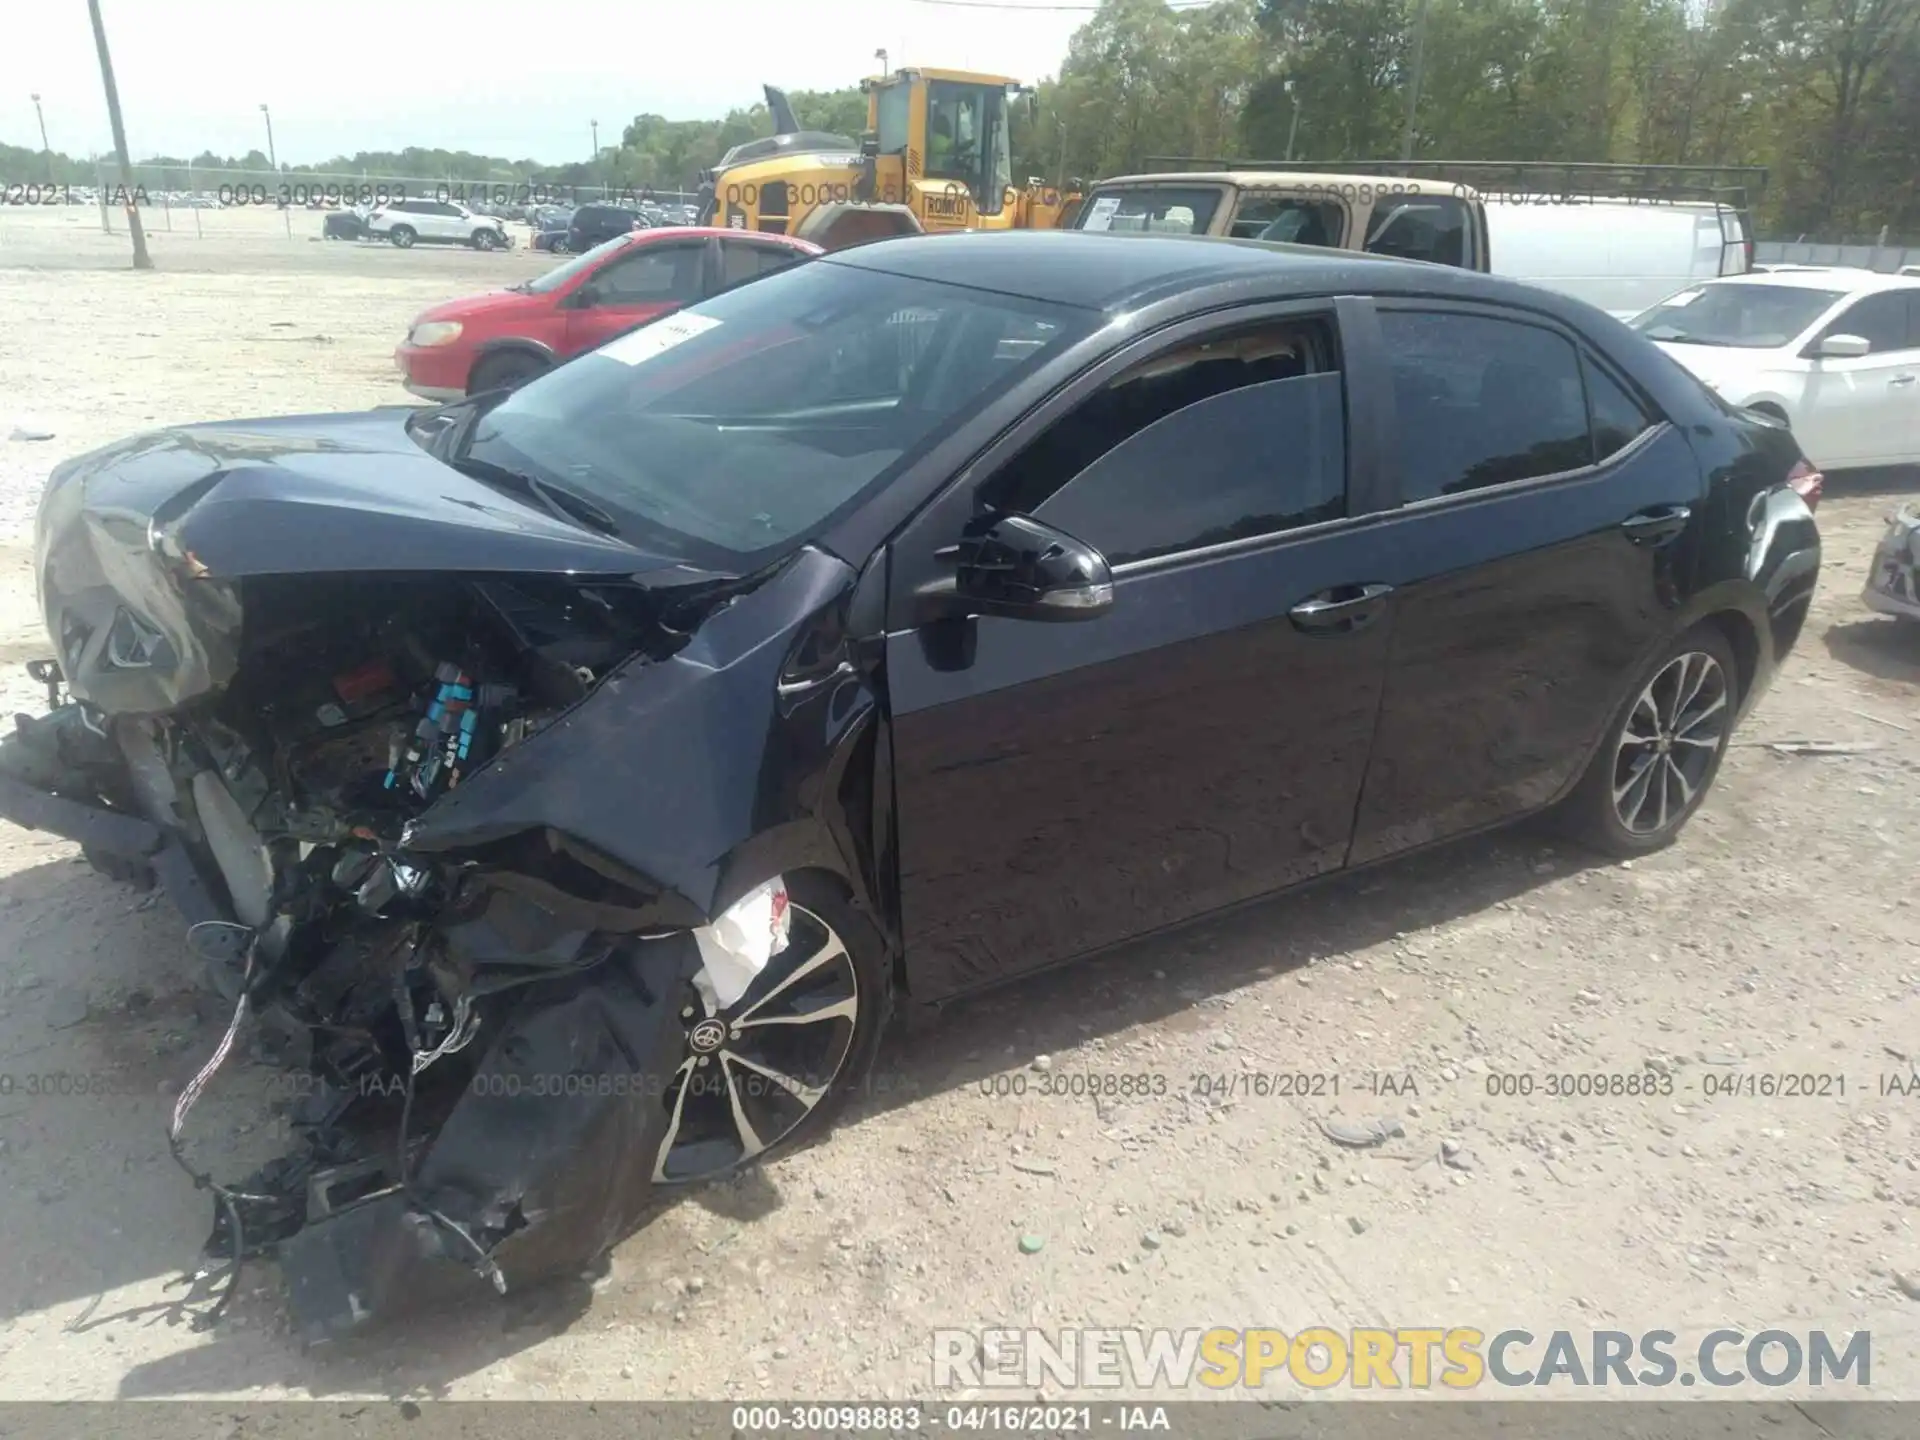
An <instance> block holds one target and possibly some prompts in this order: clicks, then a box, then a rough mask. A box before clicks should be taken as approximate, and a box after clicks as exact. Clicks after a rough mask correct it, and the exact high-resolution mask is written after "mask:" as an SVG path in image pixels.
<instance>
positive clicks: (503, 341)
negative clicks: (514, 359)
mask: <svg viewBox="0 0 1920 1440" xmlns="http://www.w3.org/2000/svg"><path fill="white" fill-rule="evenodd" d="M503 350H524V351H526V352H527V353H528V354H529V355H538V356H539V357H540V358H541V359H542V360H544V361H546V362H547V364H549V365H558V364H559V363H560V354H559V352H558V351H556V350H555V349H554V348H553V347H552V346H551V345H548V344H545V343H543V342H541V341H539V340H534V339H530V338H529V337H527V336H525V335H497V336H495V337H494V338H493V339H491V340H482V341H481V342H480V344H479V345H478V346H477V347H476V348H475V350H474V352H473V358H474V362H475V363H476V364H477V363H479V362H480V361H481V360H484V359H485V358H486V357H487V356H489V355H498V354H499V353H500V352H501V351H503Z"/></svg>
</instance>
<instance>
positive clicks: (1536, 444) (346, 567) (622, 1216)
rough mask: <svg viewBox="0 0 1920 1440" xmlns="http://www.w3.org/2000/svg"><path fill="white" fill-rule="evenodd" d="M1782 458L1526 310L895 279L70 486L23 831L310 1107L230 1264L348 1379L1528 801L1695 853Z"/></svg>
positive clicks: (1064, 278) (1636, 361) (1488, 302)
mask: <svg viewBox="0 0 1920 1440" xmlns="http://www.w3.org/2000/svg"><path fill="white" fill-rule="evenodd" d="M1801 460H1802V457H1801V455H1800V453H1799V451H1798V449H1797V447H1796V446H1795V444H1794V441H1793V439H1792V437H1791V435H1790V434H1789V433H1788V432H1787V431H1786V430H1785V429H1784V428H1783V427H1781V426H1779V425H1776V424H1773V423H1770V422H1768V421H1766V420H1765V419H1764V418H1760V417H1754V416H1750V415H1746V414H1742V413H1736V412H1733V411H1731V410H1729V409H1728V408H1727V407H1725V406H1724V405H1722V404H1721V403H1720V402H1719V401H1717V400H1716V399H1715V398H1714V397H1713V396H1712V395H1711V394H1710V393H1709V392H1708V391H1706V390H1705V389H1703V388H1702V387H1701V386H1700V385H1699V384H1698V383H1696V382H1695V381H1693V380H1692V379H1691V378H1690V377H1688V376H1687V375H1686V373H1685V372H1683V371H1682V370H1681V369H1680V368H1679V367H1678V366H1676V365H1674V364H1673V363H1672V362H1671V361H1669V360H1668V359H1666V358H1665V357H1664V356H1662V355H1661V354H1660V353H1659V352H1658V351H1656V350H1655V349H1654V347H1653V346H1651V345H1650V344H1648V343H1647V342H1645V341H1644V340H1642V339H1641V338H1640V337H1638V336H1636V335H1634V334H1633V333H1631V332H1630V331H1628V330H1627V329H1626V328H1625V327H1624V326H1621V325H1619V324H1617V323H1615V322H1613V321H1611V320H1609V319H1608V318H1607V317H1606V316H1604V315H1602V314H1601V313H1600V312H1598V311H1595V310H1592V309H1589V308H1586V307H1584V306H1582V305H1580V304H1579V303H1577V302H1574V301H1570V300H1567V299H1564V298H1560V297H1557V296H1554V295H1551V294H1547V293H1545V292H1541V291H1536V290H1532V289H1528V288H1526V287H1522V286H1518V285H1514V284H1509V283H1506V282H1503V281H1500V280H1497V279H1493V278H1489V277H1487V276H1482V275H1475V274H1470V273H1467V272H1464V271H1460V270H1456V269H1447V268H1441V267H1430V266H1420V265H1413V264H1404V263H1398V262H1392V261H1384V260H1375V259H1370V258H1367V257H1360V256H1354V255H1347V254H1341V253H1337V252H1327V251H1324V250H1290V249H1286V248H1282V247H1268V246H1258V245H1243V244H1238V243H1232V242H1218V241H1209V240H1201V239H1191V238H1174V237H1156V236H1140V237H1114V236H1100V235H1090V234H1078V233H1039V234H1034V233H1025V234H1023V233H1013V234H1001V235H956V236H944V237H940V238H937V239H926V238H914V239H905V240H898V241H888V242H882V243H878V244H873V245H869V246H864V247H861V248H859V249H856V250H851V251H846V252H842V253H839V254H835V255H831V256H828V257H825V258H823V259H820V260H817V261H814V262H811V263H809V264H808V265H805V266H802V267H797V268H795V269H794V270H792V271H789V272H786V273H781V274H776V275H772V276H768V277H766V278H764V279H761V280H758V281H756V282H754V283H752V284H749V285H746V286H744V287H742V288H740V289H737V290H735V291H732V292H730V293H726V294H722V295H720V296H718V297H716V298H714V299H711V300H709V301H706V302H705V303H703V304H700V305H697V306H695V307H693V308H692V309H690V310H687V311H684V312H681V313H680V314H678V315H675V316H673V317H670V318H669V319H666V320H662V321H659V322H656V323H654V324H651V325H648V326H645V327H643V328H641V329H639V330H636V331H634V332H632V333H630V334H628V335H626V336H624V337H621V338H620V339H617V340H615V341H613V342H611V343H609V344H608V345H606V346H604V347H603V348H601V349H599V350H597V351H595V352H592V353H590V354H588V355H586V356H583V357H581V358H579V359H577V360H575V361H573V362H571V363H569V364H567V365H564V366H561V367H559V368H557V369H556V370H554V371H553V372H551V373H550V374H548V375H547V376H545V377H543V378H541V379H538V380H536V381H534V382H533V383H531V384H529V385H527V386H525V387H524V388H522V389H520V390H518V391H515V392H513V393H511V394H504V393H496V394H489V395H481V396H477V397H474V398H472V399H469V400H466V401H463V402H461V403H459V404H457V405H453V406H447V407H442V408H439V409H434V410H426V411H414V410H401V409H394V410H378V411H374V412H371V413H367V414H360V415H337V416H305V417H298V418H292V419H275V420H265V421H257V422H242V423H231V424H207V425H189V426H182V427H179V428H175V429H170V430H165V431H160V432H157V433H154V434H150V435H145V436H142V437H139V438H137V439H134V440H130V441H127V442H124V443H122V444H119V445H116V446H112V447H109V448H108V449H105V450H101V451H98V452H95V453H93V454H90V455H86V456H82V457H79V458H77V459H74V460H70V461H68V462H66V463H65V464H63V465H61V466H60V467H59V468H58V469H57V470H56V471H55V472H54V475H53V478H52V481H51V483H50V485H49V487H48V490H47V493H46V496H45V499H44V502H43V504H42V508H41V513H40V518H39V531H38V556H37V559H38V573H39V584H40V596H41V601H42V605H43V609H44V613H45V618H46V624H47V630H48V636H49V640H50V642H51V644H52V647H53V651H54V655H53V658H51V659H50V660H47V661H43V662H38V663H37V665H36V667H35V673H36V675H37V676H38V677H39V678H40V679H41V680H42V681H43V682H44V683H45V684H46V686H47V689H48V692H49V693H48V699H49V707H50V708H49V713H48V714H46V715H44V716H40V717H32V718H29V717H22V718H21V720H20V721H19V722H18V727H17V732H16V733H15V734H14V735H12V736H10V737H8V739H7V740H6V742H5V744H4V747H0V814H4V815H5V816H6V817H8V818H10V819H12V820H14V821H16V822H17V823H20V824H23V825H27V826H31V827H36V828H40V829H44V830H50V831H54V832H57V833H60V834H63V835H67V836H70V837H72V838H74V839H75V840H77V841H79V842H80V843H81V845H82V846H83V847H84V849H85V852H86V854H87V855H88V856H89V857H90V858H91V859H92V860H93V861H94V862H95V863H96V864H97V865H99V866H100V867H101V868H103V869H105V870H108V871H109V872H110V873H113V874H116V875H119V876H121V877H123V878H125V879H127V880H130V881H133V882H135V883H144V884H152V883H155V882H156V881H157V882H158V883H161V884H163V885H164V886H165V887H166V889H167V890H168V891H169V892H170V893H171V894H172V895H173V897H174V898H175V899H176V901H177V902H178V903H179V905H180V907H181V908H182V910H183V911H184V912H185V913H186V915H187V918H188V920H189V922H190V925H191V927H192V928H191V930H190V932H189V933H190V937H191V939H192V942H193V944H194V945H195V947H196V948H197V949H198V950H200V952H201V953H202V954H204V955H205V957H206V959H207V963H208V965H209V967H210V970H211V972H212V976H213V979H214V981H215V982H216V983H217V984H219V985H220V986H221V987H222V988H223V989H224V990H225V992H226V994H227V996H228V998H229V999H230V1000H231V1001H232V1002H233V1003H234V1004H235V1007H236V1018H238V1017H239V1016H241V1015H243V1014H245V1013H246V1012H248V1011H251V1012H252V1013H253V1014H254V1015H256V1016H257V1017H258V1021H259V1023H260V1024H262V1025H263V1026H265V1027H266V1028H267V1033H268V1034H269V1036H271V1037H273V1038H274V1040H275V1042H276V1043H277V1044H278V1045H279V1046H280V1047H281V1049H282V1051H283V1053H284V1055H285V1057H286V1061H287V1063H288V1064H289V1065H294V1066H298V1067H302V1068H303V1070H304V1071H305V1072H306V1073H307V1074H308V1075H309V1077H310V1078H311V1079H312V1081H313V1083H312V1084H311V1085H310V1086H308V1087H305V1088H306V1091H307V1093H306V1095H305V1098H304V1100H303V1103H302V1105H301V1107H300V1110H299V1112H298V1114H297V1115H296V1117H295V1120H296V1125H297V1129H298V1133H299V1135H300V1136H301V1142H302V1143H301V1144H300V1145H299V1146H297V1147H296V1148H295V1149H294V1150H293V1151H292V1152H291V1153H289V1154H288V1155H286V1156H284V1157H282V1158H281V1159H279V1160H277V1161H276V1162H274V1163H273V1164H271V1165H269V1166H267V1167H266V1168H265V1169H263V1170H262V1171H260V1172H259V1173H258V1174H256V1175H254V1176H251V1177H249V1178H247V1179H244V1180H234V1181H214V1182H212V1184H213V1188H214V1193H215V1194H216V1196H218V1198H219V1202H220V1203H219V1206H218V1215H217V1223H216V1225H215V1230H214V1234H213V1237H212V1240H211V1241H210V1244H209V1258H210V1262H211V1261H219V1260H227V1261H237V1260H238V1258H239V1257H241V1256H242V1255H244V1254H247V1253H251V1252H255V1251H259V1250H262V1249H265V1248H268V1247H272V1248H274V1249H275V1250H277V1252H278V1254H279V1256H280V1259H281V1262H282V1264H283V1267H284V1269H285V1271H286V1273H287V1275H288V1277H289V1280H290V1282H291V1286H292V1292H293V1297H294V1303H295V1306H296V1310H297V1311H298V1313H299V1314H300V1316H301V1319H302V1321H303V1323H304V1324H305V1325H306V1326H307V1328H308V1329H309V1330H310V1331H311V1332H313V1333H319V1334H325V1333H333V1332H336V1331H338V1330H341V1329H345V1328H349V1327H351V1326H352V1325H354V1324H356V1323H358V1322H359V1321H360V1320H362V1319H364V1318H366V1317H368V1316H372V1315H377V1314H379V1313H381V1312H382V1311H384V1310H388V1309H391V1308H393V1307H394V1305H395V1304H396V1303H397V1302H398V1301H400V1300H401V1299H412V1298H415V1297H416V1296H418V1295H422V1294H426V1293H430V1292H432V1291H433V1290H434V1289H435V1288H436V1287H439V1286H441V1285H442V1283H443V1282H445V1283H450V1284H452V1285H453V1286H454V1287H455V1288H458V1287H459V1286H472V1285H473V1284H474V1279H473V1277H474V1276H475V1275H476V1274H477V1275H479V1276H481V1277H484V1279H486V1280H488V1281H491V1282H492V1283H493V1285H495V1286H496V1287H498V1288H503V1289H504V1288H506V1287H508V1286H510V1285H513V1284H518V1283H521V1282H523V1281H527V1280H531V1279H535V1278H538V1277H539V1276H542V1275H545V1274H550V1273H554V1272H557V1271H562V1270H565V1269H568V1268H572V1269H577V1268H578V1267H579V1266H580V1265H581V1264H583V1263H586V1262H588V1261H590V1260H591V1259H592V1258H593V1257H594V1256H595V1255H597V1254H598V1253H599V1252H601V1251H603V1250H605V1249H606V1248H607V1247H608V1246H609V1245H611V1244H612V1243H613V1242H614V1241H615V1240H616V1239H617V1238H618V1237H619V1236H620V1235H621V1234H622V1233H623V1232H624V1231H625V1230H627V1229H628V1228H630V1227H631V1226H632V1225H633V1223H634V1222H635V1220H636V1218H637V1217H638V1216H639V1215H640V1214H641V1212H642V1209H643V1207H644V1206H645V1204H646V1202H647V1200H648V1198H649V1196H650V1194H651V1193H652V1192H653V1191H654V1190H655V1188H656V1187H659V1186H663V1185H672V1184H681V1183H685V1182H689V1181H696V1180H699V1179H702V1178H705V1177H710V1176H714V1175H717V1174H721V1173H724V1172H726V1171H728V1170H731V1169H733V1168H734V1167H737V1166H739V1165H741V1164H743V1163H745V1162H748V1161H752V1160H754V1159H756V1158H757V1157H760V1156H762V1155H765V1154H767V1153H769V1152H770V1151H773V1150H774V1149H776V1148H777V1147H780V1146H783V1145H790V1144H792V1143H794V1142H795V1141H797V1140H799V1139H801V1138H802V1137H804V1136H806V1135H807V1134H809V1133H810V1132H815V1131H817V1130H819V1129H820V1128H821V1127H822V1126H824V1125H825V1124H826V1123H827V1122H828V1121H829V1119H830V1117H831V1115H832V1113H833V1111H834V1109H835V1106H836V1104H837V1102H838V1101H840V1100H841V1099H843V1098H844V1097H845V1096H846V1095H847V1093H848V1092H849V1091H850V1090H851V1089H853V1088H854V1087H856V1086H857V1085H858V1084H859V1082H860V1080H861V1078H862V1077H863V1075H864V1074H865V1072H866V1070H867V1068H868V1067H869V1066H870V1064H871V1062H872V1060H873V1056H874V1052H875V1048H876V1046H877V1044H878V1041H879V1037H880V1034H881V1031H882V1027H883V1024H884V1022H885V1020H886V1018H887V1016H888V1014H889V1012H890V1009H891V1008H892V1007H893V1005H894V1004H895V1002H896V1000H898V999H902V998H910V999H912V1000H913V1001H915V1002H928V1001H932V1002H937V1001H941V1000H945V999H947V998H949V997H952V996H954V995H956V994H959V993H961V992H963V991H966V990H969V989H973V988H976V987H979V986H982V985H986V984H989V983H992V982H995V981H999V980H1003V979H1005V978H1007V977H1009V976H1012V975H1016V974H1019V973H1021V972H1025V971H1029V970H1032V969H1035V968H1037V967H1040V966H1045V965H1050V964H1053V963H1056V962H1058V961H1062V960H1067V959H1070V958H1073V957H1075V956H1077V955H1081V954H1085V953H1088V952H1091V951H1094V950H1099V949H1102V948H1105V947H1109V946H1112V945H1114V944H1117V943H1119V942H1121V941H1125V940H1127V939H1130V938H1132V937H1135V936H1139V935H1142V934H1145V933H1148V932H1151V931H1155V930H1159V929H1162V928H1164V927H1167V926H1170V925H1175V924H1178V923H1180V922H1183V921H1186V920H1189V919H1192V918H1193V917H1195V916H1198V915H1201V914H1204V913H1207V912H1210V911H1214V910H1218V909H1220V908H1222V907H1225V906H1229V905H1233V904H1236V903H1239V902H1243V901H1247V900H1251V899H1254V898H1256V897H1259V896H1263V895H1267V894H1270V893H1272V892H1275V891H1278V890H1282V889H1285V888H1287V887H1289V886H1292V885H1295V884H1298V883H1301V882H1304V881H1308V880H1311V879H1313V878H1315V877H1318V876H1324V875H1327V874H1329V873H1332V872H1335V871H1339V870H1341V869H1343V868H1346V867H1350V866H1355V865H1360V864H1365V863H1368V862H1371V861H1375V860H1379V859H1382V858H1384V857H1387V856H1390V855H1394V854H1397V853H1400V852H1403V851H1406V850H1408V849H1410V848H1413V847H1416V846H1420V845H1425V844H1429V843H1432V842H1436V841H1441V840H1445V839H1447V838H1449V837H1452V836H1457V835H1460V834H1464V833H1466V832H1469V831H1474V830H1478V829H1482V828H1485V827H1488V826H1493V825H1498V824H1501V823H1504V822H1507V821H1510V820H1513V819H1515V818H1517V817H1520V816H1523V815H1528V814H1531V813H1534V812H1538V811H1542V810H1546V809H1548V808H1549V807H1555V808H1557V809H1558V811H1559V813H1560V814H1561V815H1562V816H1563V817H1564V818H1565V820H1566V821H1567V823H1568V824H1569V825H1570V826H1571V827H1572V828H1573V829H1574V830H1575V831H1577V832H1578V833H1579V834H1581V835H1583V836H1584V837H1586V838H1587V839H1588V840H1590V841H1591V842H1593V843H1595V844H1596V845H1598V846H1600V847H1601V848H1603V849H1605V850H1607V851H1609V852H1611V853H1614V854H1623V855H1624V854H1634V853H1638V852H1641V851H1645V850H1648V849H1651V848H1654V847H1656V846H1659V845H1662V844H1665V843H1666V842H1668V841H1669V840H1671V839H1672V838H1673V836H1674V835H1675V833H1676V832H1677V831H1678V830H1679V828H1680V827H1681V826H1682V825H1684V824H1685V822H1686V820H1687V818H1688V816H1689V815H1691V814H1692V813H1693V812H1694V810H1695V809H1696V808H1697V807H1698V806H1699V804H1700V803H1701V800H1702V798H1703V796H1704V795H1705V794H1706V793H1707V790H1708V788H1709V786H1710V785H1711V783H1712V781H1713V779H1714V775H1715V772H1716V770H1717V768H1718V766H1719V764H1720V760H1721V757H1722V756H1723V754H1724V753H1725V749H1726V746H1727V743H1728V738H1729V736H1730V735H1731V734H1732V730H1733V726H1734V724H1735V722H1736V719H1737V717H1738V716H1739V715H1741V714H1742V713H1743V712H1744V711H1745V710H1746V709H1747V708H1748V707H1749V706H1751V705H1752V703H1753V701H1754V698H1755V697H1756V696H1757V695H1759V694H1760V693H1761V691H1762V690H1763V689H1764V687H1765V686H1766V684H1767V683H1768V681H1769V679H1770V677H1771V676H1772V674H1773V672H1774V670H1775V667H1776V666H1777V665H1778V663H1779V662H1780V660H1781V659H1782V658H1783V657H1784V656H1785V654H1786V653H1787V651H1788V650H1789V649H1790V648H1791V647H1792V646H1793V644H1794V643H1795V640H1796V638H1797V637H1798V634H1799V631H1800V628H1801V624H1802V621H1803V619H1804V617H1805V614H1806V610H1807V606H1808V602H1809V599H1810V597H1811V595H1812V592H1813V587H1814V584H1815V580H1816V576H1817V573H1818V568H1819V539H1818V535H1817V532H1816V529H1815V525H1814V521H1813V516H1812V513H1811V512H1810V510H1809V509H1808V506H1807V504H1806V503H1805V501H1804V500H1803V499H1802V498H1801V496H1800V495H1799V494H1798V493H1796V490H1795V488H1794V485H1793V479H1794V477H1795V476H1796V474H1798V473H1799V467H1800V466H1801ZM203 1078H204V1077H203ZM197 1093H198V1089H197V1086H196V1087H190V1091H189V1093H188V1094H187V1095H186V1096H184V1097H183V1100H182V1104H181V1106H180V1107H179V1108H178V1109H177V1110H176V1117H175V1128H176V1132H178V1130H179V1125H180V1121H181V1120H182V1119H184V1117H185V1113H186V1110H187V1108H189V1107H190V1105H191V1101H192V1098H193V1096H194V1095H196V1094H197Z"/></svg>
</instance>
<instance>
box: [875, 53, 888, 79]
mask: <svg viewBox="0 0 1920 1440" xmlns="http://www.w3.org/2000/svg"><path fill="white" fill-rule="evenodd" d="M873 58H874V59H876V60H878V61H879V62H880V78H881V79H882V80H884V79H886V78H887V52H886V51H884V50H876V51H874V52H873Z"/></svg>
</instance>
